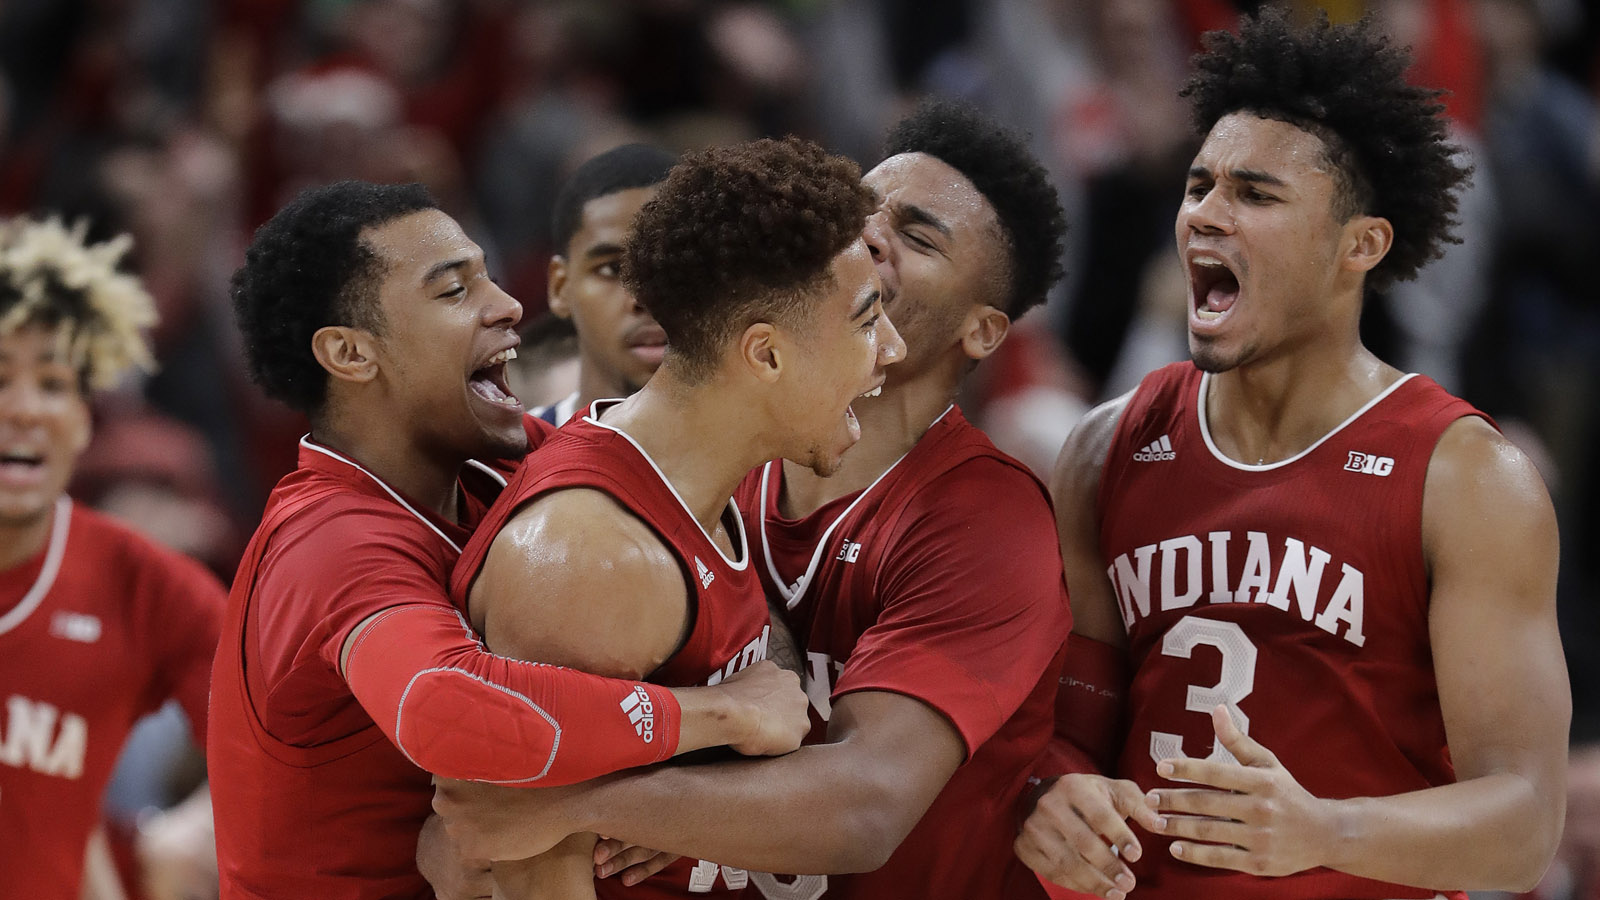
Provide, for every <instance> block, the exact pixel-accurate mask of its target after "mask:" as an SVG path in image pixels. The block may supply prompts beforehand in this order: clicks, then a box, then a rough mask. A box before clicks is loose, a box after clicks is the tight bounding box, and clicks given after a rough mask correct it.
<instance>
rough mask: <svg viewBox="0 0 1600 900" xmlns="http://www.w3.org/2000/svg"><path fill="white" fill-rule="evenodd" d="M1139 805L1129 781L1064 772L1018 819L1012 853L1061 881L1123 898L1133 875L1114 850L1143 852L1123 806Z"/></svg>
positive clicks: (1113, 899) (1116, 899) (1115, 898)
mask: <svg viewBox="0 0 1600 900" xmlns="http://www.w3.org/2000/svg"><path fill="white" fill-rule="evenodd" d="M1142 807H1144V798H1143V795H1142V794H1141V793H1140V792H1139V789H1138V787H1137V786H1136V785H1134V784H1133V783H1132V782H1116V781H1112V780H1110V779H1107V778H1103V777H1100V776H1085V775H1066V776H1063V777H1062V778H1061V779H1059V780H1058V781H1056V783H1055V784H1053V785H1052V786H1051V787H1050V789H1049V790H1047V791H1045V792H1044V793H1043V794H1042V795H1040V797H1039V799H1038V803H1037V805H1036V806H1035V807H1034V810H1033V813H1032V814H1031V815H1029V816H1028V819H1027V821H1025V822H1024V823H1023V827H1022V830H1021V832H1020V833H1019V834H1018V836H1017V840H1016V843H1015V845H1014V846H1015V849H1016V852H1017V857H1018V858H1019V859H1021V860H1022V861H1023V862H1024V863H1026V864H1027V865H1028V866H1029V867H1030V868H1032V869H1033V870H1034V871H1035V872H1038V873H1039V874H1040V875H1042V876H1043V877H1045V878H1047V879H1049V880H1050V881H1052V882H1054V883H1056V884H1059V885H1061V886H1062V887H1068V888H1071V889H1073V890H1076V891H1084V892H1088V893H1093V894H1096V895H1098V896H1100V897H1105V898H1109V900H1122V898H1123V897H1125V896H1126V895H1127V892H1128V891H1130V890H1132V889H1133V886H1134V878H1133V873H1132V872H1131V871H1129V869H1128V867H1127V866H1126V865H1125V864H1124V863H1123V861H1122V860H1121V859H1119V858H1118V853H1124V854H1127V855H1128V858H1129V859H1137V858H1138V856H1139V854H1140V853H1142V852H1143V850H1142V848H1141V847H1140V845H1139V842H1138V840H1137V839H1136V838H1135V837H1134V835H1133V832H1132V830H1131V829H1129V828H1128V825H1127V822H1126V821H1125V813H1124V812H1123V811H1122V810H1123V809H1129V810H1131V809H1134V808H1142ZM1141 814H1143V813H1141ZM1150 815H1152V816H1153V815H1154V814H1153V813H1150ZM1108 842H1109V843H1108ZM1113 845H1115V847H1116V848H1117V849H1116V851H1113Z"/></svg>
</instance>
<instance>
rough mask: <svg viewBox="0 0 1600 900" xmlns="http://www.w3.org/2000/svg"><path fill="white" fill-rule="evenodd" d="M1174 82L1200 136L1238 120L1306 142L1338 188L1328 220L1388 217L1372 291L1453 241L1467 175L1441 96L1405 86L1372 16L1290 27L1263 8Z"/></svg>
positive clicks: (1208, 43) (1403, 60) (1399, 61)
mask: <svg viewBox="0 0 1600 900" xmlns="http://www.w3.org/2000/svg"><path fill="white" fill-rule="evenodd" d="M1203 42H1204V46H1205V52H1203V53H1200V54H1198V55H1196V56H1195V58H1194V70H1195V71H1194V74H1193V75H1191V76H1190V78H1189V81H1188V83H1187V84H1186V85H1185V86H1184V88H1183V91H1182V96H1184V97H1187V98H1188V99H1189V102H1190V104H1191V106H1192V107H1193V110H1194V123H1195V127H1196V129H1198V131H1199V132H1200V133H1201V134H1202V135H1203V134H1207V133H1209V132H1210V131H1211V129H1212V127H1213V126H1215V125H1216V124H1217V121H1218V120H1219V119H1221V118H1222V117H1223V116H1226V115H1228V114H1230V113H1235V112H1243V113H1249V114H1251V115H1254V116H1260V117H1261V118H1265V119H1274V120H1277V121H1281V122H1286V123H1288V124H1290V125H1293V126H1295V127H1297V128H1301V129H1303V130H1305V131H1306V132H1308V133H1310V134H1312V135H1314V136H1316V137H1317V138H1318V139H1320V140H1321V141H1322V143H1323V146H1324V148H1325V150H1326V155H1327V161H1328V163H1329V164H1330V165H1331V166H1332V167H1333V170H1334V172H1335V177H1336V179H1337V181H1338V184H1337V185H1336V187H1337V193H1336V196H1335V200H1334V202H1335V204H1336V205H1335V209H1334V212H1335V214H1336V215H1340V216H1342V217H1343V218H1344V219H1345V220H1348V219H1349V218H1350V217H1351V216H1355V215H1373V216H1381V217H1383V218H1385V219H1388V220H1389V222H1390V223H1391V224H1393V226H1394V244H1393V246H1391V247H1390V248H1389V253H1388V255H1387V256H1385V257H1384V258H1383V260H1382V261H1381V262H1379V263H1378V265H1377V266H1376V267H1375V268H1374V269H1373V270H1372V271H1371V272H1370V273H1368V276H1367V282H1368V284H1369V286H1371V287H1373V288H1374V289H1379V290H1381V289H1383V288H1384V287H1386V286H1388V285H1389V284H1391V283H1392V282H1394V281H1396V280H1405V279H1409V278H1413V277H1415V276H1416V274H1417V270H1418V269H1420V268H1422V266H1423V265H1424V264H1425V263H1427V262H1428V261H1429V260H1431V259H1437V258H1438V257H1439V256H1441V255H1442V254H1443V253H1444V246H1443V245H1444V244H1446V243H1460V239H1459V238H1457V237H1456V236H1455V235H1454V233H1453V230H1454V228H1455V226H1456V225H1458V224H1460V223H1459V222H1457V221H1456V218H1455V213H1456V201H1457V194H1458V192H1459V191H1460V189H1461V187H1462V185H1463V184H1464V183H1465V182H1466V180H1467V178H1468V176H1469V175H1470V174H1471V171H1472V170H1471V168H1470V167H1468V166H1465V165H1463V164H1461V163H1460V162H1458V161H1457V154H1458V153H1459V152H1460V150H1459V148H1458V147H1456V146H1455V145H1453V144H1451V143H1450V142H1449V140H1448V137H1449V128H1448V126H1447V124H1446V121H1445V119H1444V116H1443V113H1444V105H1443V104H1442V103H1440V102H1439V100H1438V98H1439V96H1440V95H1441V94H1442V93H1443V92H1442V91H1438V90H1433V89H1431V88H1425V87H1419V86H1416V85H1413V84H1410V83H1409V82H1407V81H1406V78H1405V73H1406V69H1407V68H1408V67H1409V65H1410V62H1411V60H1410V54H1409V53H1408V52H1407V51H1406V49H1405V48H1401V47H1395V46H1392V45H1391V44H1390V42H1389V39H1388V37H1387V36H1385V35H1384V34H1383V33H1382V32H1381V31H1380V30H1379V29H1378V26H1377V24H1376V22H1375V21H1374V20H1373V18H1372V17H1371V16H1367V17H1366V18H1363V19H1362V20H1361V21H1359V22H1356V23H1353V24H1349V25H1331V24H1329V22H1328V17H1327V15H1326V14H1325V13H1323V14H1319V16H1318V17H1317V19H1316V20H1315V21H1314V22H1312V23H1311V24H1310V25H1309V26H1308V27H1305V28H1299V27H1296V26H1295V25H1294V24H1293V23H1292V22H1291V21H1290V19H1289V16H1288V14H1287V13H1286V12H1284V11H1282V10H1279V9H1274V8H1266V9H1263V10H1262V11H1261V13H1260V14H1259V15H1257V16H1255V17H1253V18H1246V19H1245V20H1244V23H1243V26H1242V28H1241V29H1240V32H1239V34H1238V35H1237V36H1235V35H1233V34H1230V33H1228V32H1226V31H1212V32H1208V33H1207V34H1206V35H1205V36H1204V38H1203Z"/></svg>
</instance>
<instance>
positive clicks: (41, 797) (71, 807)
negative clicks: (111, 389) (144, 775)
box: [0, 497, 224, 900]
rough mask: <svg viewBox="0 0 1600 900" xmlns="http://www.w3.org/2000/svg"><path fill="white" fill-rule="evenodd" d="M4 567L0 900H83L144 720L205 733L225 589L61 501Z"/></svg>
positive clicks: (192, 566)
mask: <svg viewBox="0 0 1600 900" xmlns="http://www.w3.org/2000/svg"><path fill="white" fill-rule="evenodd" d="M52 515H53V517H54V519H53V521H52V523H51V529H50V538H49V540H48V542H47V543H46V545H45V549H44V550H43V551H42V552H40V553H39V555H37V556H35V557H34V558H33V559H31V560H29V561H28V562H25V563H23V564H22V565H20V566H17V567H16V568H13V569H12V570H10V571H8V572H0V703H3V706H0V898H3V900H77V898H78V891H79V882H80V881H81V879H82V875H83V856H84V847H85V844H86V843H87V841H88V839H89V833H90V832H91V831H92V830H93V829H94V827H95V825H96V824H97V823H98V822H99V821H100V802H101V798H102V795H103V794H104V793H105V787H106V782H107V781H108V780H109V779H110V777H111V770H112V766H113V764H114V763H115V762H116V759H117V754H118V753H119V752H121V750H122V745H123V742H124V740H125V739H126V738H127V735H128V731H129V729H130V728H131V727H132V726H133V724H134V722H135V721H137V720H138V718H139V717H140V716H143V715H144V714H146V713H149V712H153V711H154V710H156V709H157V708H159V707H160V706H161V704H163V703H164V702H166V701H167V699H168V698H176V699H177V700H178V701H179V702H180V703H181V704H182V705H183V709H184V712H186V713H187V714H188V716H189V721H190V723H191V724H192V725H193V727H194V729H195V732H196V734H199V735H201V736H202V737H203V736H204V734H205V728H206V691H207V689H208V687H209V684H210V678H211V656H212V654H213V652H215V649H216V645H217V632H218V629H219V627H220V623H221V618H222V605H223V597H224V593H223V589H222V585H221V584H219V583H218V582H217V579H216V578H215V577H214V576H212V575H211V573H210V572H208V571H206V570H205V568H204V567H202V566H201V565H200V564H199V563H196V562H194V561H193V560H191V559H189V558H187V557H184V556H181V555H179V554H177V553H174V552H172V551H170V550H167V549H165V548H163V547H159V546H157V545H155V544H154V543H152V542H150V541H148V540H146V539H145V538H143V537H141V536H139V535H137V534H135V533H133V532H132V531H130V530H129V529H127V528H125V527H124V526H122V525H119V524H117V523H115V522H113V521H112V520H110V519H108V518H106V517H104V516H101V515H98V514H96V513H94V512H92V511H89V510H86V509H83V508H82V507H79V506H77V505H75V504H73V503H72V502H71V501H69V500H68V499H66V498H65V497H63V498H61V499H60V500H58V501H57V503H56V506H55V509H54V511H53V513H52Z"/></svg>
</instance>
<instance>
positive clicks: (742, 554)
mask: <svg viewBox="0 0 1600 900" xmlns="http://www.w3.org/2000/svg"><path fill="white" fill-rule="evenodd" d="M621 402H622V400H620V399H615V400H596V401H595V402H593V403H591V404H589V411H588V412H587V413H585V414H584V417H583V420H584V421H585V422H588V423H590V424H591V425H597V426H599V427H601V428H604V429H605V430H607V431H614V432H616V433H617V434H620V435H622V437H623V438H624V439H626V440H627V442H628V443H630V444H632V445H633V449H635V450H637V451H639V455H640V456H642V457H644V461H645V462H647V463H649V464H650V468H651V469H653V470H655V473H656V477H657V478H659V479H661V483H662V484H664V485H666V486H667V490H668V491H669V492H671V494H672V499H674V500H676V501H678V507H679V508H680V509H682V510H683V514H684V515H686V516H688V517H689V521H691V522H693V523H694V527H696V528H698V529H700V536H701V537H704V538H705V539H706V543H707V544H710V545H711V549H713V550H715V551H716V552H717V555H718V556H720V557H722V561H723V562H725V563H727V564H728V567H729V568H731V569H733V570H734V571H735V572H743V571H744V570H745V568H746V567H748V566H749V565H750V537H749V535H747V534H746V533H745V529H744V516H741V515H740V514H739V504H737V503H735V502H733V498H732V497H729V498H728V509H729V511H731V512H732V513H733V522H734V525H735V526H736V527H737V528H738V530H739V545H738V551H739V559H738V561H737V562H736V561H734V560H732V559H729V558H728V554H726V553H723V552H722V547H721V546H720V545H718V544H717V542H716V541H714V540H712V539H711V535H710V534H709V533H707V531H706V528H705V526H704V525H701V524H700V520H699V519H696V518H695V517H694V513H692V512H690V511H689V504H687V503H685V502H683V495H681V494H679V493H678V489H677V488H676V487H674V486H673V484H672V482H671V481H670V480H668V478H667V476H666V473H665V472H662V471H661V467H660V466H658V465H656V461H655V460H654V459H653V458H651V456H650V454H649V453H647V452H646V451H645V449H644V448H643V447H641V446H639V442H638V441H636V440H634V439H633V435H631V434H629V433H627V432H626V431H623V430H622V429H621V428H617V427H616V426H614V425H607V424H606V423H604V422H602V421H600V418H599V417H600V405H601V404H603V403H604V404H613V403H621Z"/></svg>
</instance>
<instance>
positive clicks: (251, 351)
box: [233, 181, 438, 415]
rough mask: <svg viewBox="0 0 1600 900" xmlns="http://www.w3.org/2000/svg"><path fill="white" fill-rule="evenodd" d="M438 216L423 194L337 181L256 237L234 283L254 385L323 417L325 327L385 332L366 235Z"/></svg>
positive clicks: (416, 187) (303, 197) (412, 187)
mask: <svg viewBox="0 0 1600 900" xmlns="http://www.w3.org/2000/svg"><path fill="white" fill-rule="evenodd" d="M437 208H438V204H437V203H435V202H434V200H433V198H432V197H431V196H429V194H428V191H427V189H426V188H424V187H423V186H422V185H420V184H404V185H397V184H369V183H367V182H363V181H341V182H338V183H336V184H330V185H327V186H325V187H317V188H312V189H310V190H307V191H304V192H302V193H301V194H300V195H299V196H298V197H296V198H294V200H292V201H290V202H289V204H288V205H287V206H285V207H284V208H283V209H281V210H279V211H278V213H277V215H275V216H273V217H272V218H271V219H270V220H268V222H267V223H266V224H265V225H262V226H261V227H260V228H258V229H257V230H256V233H255V237H254V238H253V239H252V240H251V241H250V247H249V249H247V250H246V251H245V263H244V265H243V266H241V267H240V268H239V270H238V271H237V272H234V273H233V309H234V314H235V315H236V316H237V318H238V320H239V330H240V331H241V332H243V334H244V348H245V357H246V359H247V360H248V362H249V365H250V375H251V377H252V378H254V379H255V381H256V383H257V384H259V385H261V387H262V389H263V390H265V391H266V392H267V395H268V396H269V397H273V398H275V399H278V400H282V401H283V402H284V403H287V404H288V405H289V406H290V407H292V408H294V409H296V410H299V411H300V412H303V413H307V414H309V415H315V414H317V413H318V412H320V411H321V409H322V404H323V401H324V400H325V399H326V397H327V390H328V373H327V370H325V369H323V368H322V366H321V365H320V364H319V363H318V362H317V359H316V357H315V356H314V355H312V352H311V336H312V335H313V334H315V333H316V332H317V329H319V328H324V327H326V326H329V325H350V326H355V327H358V328H366V329H368V330H370V331H373V332H374V333H377V332H378V331H379V330H380V329H381V328H382V327H383V314H382V310H381V309H380V308H379V306H378V302H377V297H378V291H377V283H376V279H375V278H374V276H376V275H378V274H380V273H379V271H378V267H379V259H378V257H377V255H376V254H375V253H373V251H372V248H371V247H369V246H367V244H366V243H365V242H364V241H362V239H361V233H362V231H364V230H365V229H368V228H372V227H375V226H379V225H383V224H385V223H387V222H391V221H393V220H395V219H398V218H401V217H403V216H406V215H410V214H411V213H415V212H420V211H422V210H428V209H437Z"/></svg>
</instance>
